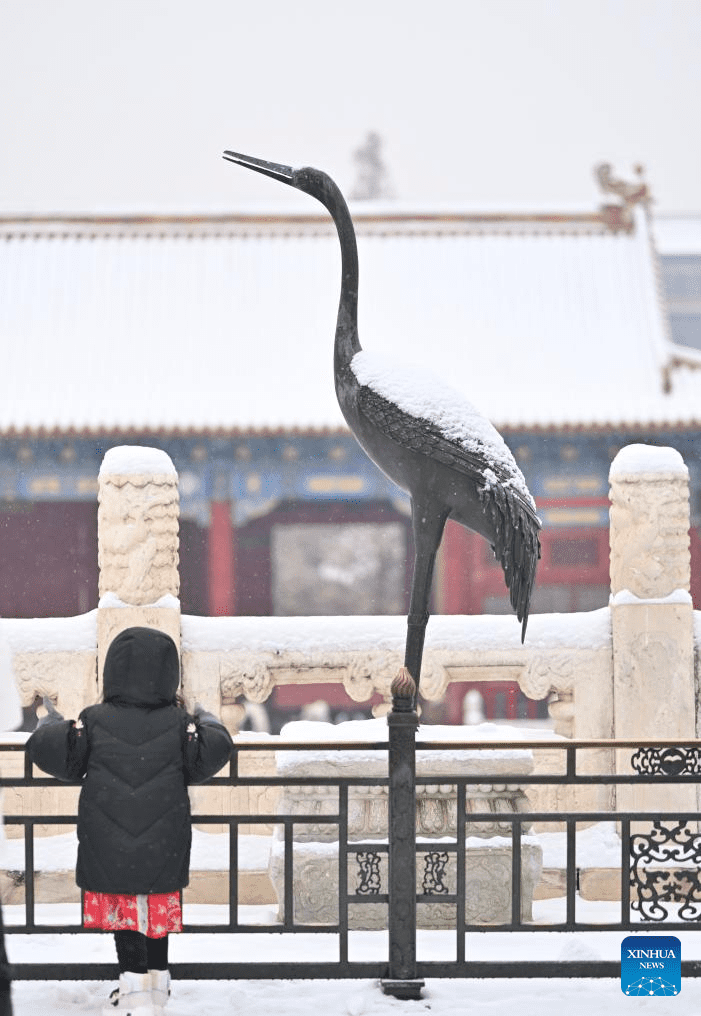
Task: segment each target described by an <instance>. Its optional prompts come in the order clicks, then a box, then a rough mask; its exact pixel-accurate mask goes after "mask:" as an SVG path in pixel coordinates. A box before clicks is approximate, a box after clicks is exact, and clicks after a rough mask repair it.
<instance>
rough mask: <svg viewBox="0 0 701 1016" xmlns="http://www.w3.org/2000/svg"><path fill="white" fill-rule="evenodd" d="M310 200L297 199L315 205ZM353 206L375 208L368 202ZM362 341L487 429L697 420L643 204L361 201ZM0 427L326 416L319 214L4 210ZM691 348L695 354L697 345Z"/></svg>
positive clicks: (335, 265) (312, 423)
mask: <svg viewBox="0 0 701 1016" xmlns="http://www.w3.org/2000/svg"><path fill="white" fill-rule="evenodd" d="M310 202H311V199H310ZM365 207H366V209H367V206H365ZM356 221H357V228H358V233H359V255H360V295H359V319H360V320H359V324H360V338H361V343H362V344H363V347H364V348H365V349H367V350H374V351H376V352H377V353H379V354H383V355H384V356H385V357H394V358H395V359H397V360H401V361H404V362H412V361H413V362H414V363H417V364H418V365H419V366H424V367H430V369H431V370H432V372H433V373H434V374H437V375H439V376H442V377H443V378H445V379H446V380H447V381H449V382H450V384H451V385H452V386H453V387H455V388H457V389H458V390H460V391H461V392H462V393H463V394H464V395H465V396H466V397H467V398H468V399H470V401H471V402H473V404H474V405H475V406H476V407H477V408H478V409H479V410H481V411H482V412H483V413H484V414H485V415H487V416H488V417H489V418H490V419H491V420H492V421H493V422H494V423H495V424H496V425H497V426H498V427H512V428H515V427H525V428H532V427H562V426H580V427H597V426H612V425H613V426H635V427H643V426H646V425H650V426H659V425H662V424H674V425H677V424H679V425H696V424H698V422H699V421H701V371H698V370H695V371H694V370H691V369H690V368H688V367H687V366H684V365H680V366H676V367H675V369H674V370H673V371H672V374H671V378H672V387H671V391H669V392H665V391H664V389H663V380H664V368H665V367H666V366H668V365H669V363H670V361H671V360H673V359H674V355H675V350H676V351H679V350H681V352H682V353H683V354H684V355H686V353H685V350H684V349H683V347H675V346H673V345H672V344H671V342H670V340H669V338H668V333H667V324H666V318H665V313H664V308H663V304H662V300H661V296H660V290H659V285H658V279H657V275H656V269H655V259H654V253H653V249H652V245H651V240H650V237H649V234H648V229H647V223H646V220H645V218H644V216H643V214H642V213H639V214H638V215H637V217H636V220H635V228H634V229H632V230H629V231H627V230H625V229H612V228H609V227H608V226H607V225H606V223H605V221H604V219H603V217H602V216H601V215H598V214H595V213H592V214H583V213H577V214H573V215H571V216H567V215H554V214H545V213H544V214H542V215H533V214H528V215H527V214H523V215H494V214H491V215H490V214H486V213H485V214H479V215H477V214H476V215H472V216H468V215H463V214H454V215H451V214H449V213H447V212H439V213H435V214H430V213H420V212H419V211H412V212H411V214H401V213H400V212H393V213H390V212H388V211H387V210H386V209H384V210H383V211H382V213H381V214H380V213H379V212H378V213H370V212H367V211H366V210H363V212H362V214H359V215H358V217H357V220H356ZM0 238H1V239H2V241H3V242H2V243H0V338H1V339H2V344H3V359H4V362H3V370H2V372H0V432H2V433H8V432H13V431H30V432H31V431H52V430H59V431H65V430H71V429H72V430H78V431H83V430H88V431H90V430H106V429H110V430H117V431H127V430H133V429H135V430H148V429H156V430H162V429H167V430H178V431H198V430H203V431H207V430H214V431H222V430H224V431H227V430H237V429H244V430H247V429H275V428H284V429H308V428H335V427H338V426H342V425H343V419H342V417H341V414H340V410H339V409H338V406H337V403H336V398H335V394H334V385H333V357H332V346H333V336H334V330H335V320H336V310H337V304H338V294H339V275H340V256H339V247H338V240H337V238H336V235H335V233H334V231H333V228H332V226H331V224H330V220H329V219H328V217H327V216H325V213H324V212H323V210H321V211H320V212H318V211H317V209H316V208H315V207H314V203H313V202H311V206H310V212H309V214H308V215H304V214H300V215H285V216H280V215H265V214H262V213H256V214H251V215H246V214H241V215H221V216H217V215H211V216H192V217H157V218H149V217H148V216H142V217H114V218H111V219H110V218H105V217H102V218H91V217H89V216H86V217H82V218H80V217H73V218H71V219H66V218H63V219H58V218H53V219H22V218H15V219H10V218H6V219H4V220H0ZM691 355H692V357H693V351H691Z"/></svg>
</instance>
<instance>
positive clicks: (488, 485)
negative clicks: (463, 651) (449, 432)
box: [358, 385, 540, 637]
mask: <svg viewBox="0 0 701 1016" xmlns="http://www.w3.org/2000/svg"><path fill="white" fill-rule="evenodd" d="M358 409H359V410H360V412H361V413H363V414H364V415H365V416H366V417H367V419H369V420H370V422H371V423H373V424H374V426H375V427H377V428H378V430H380V431H382V433H383V434H385V435H386V436H387V437H389V438H391V439H392V440H393V441H396V442H397V444H399V445H402V446H403V447H405V448H409V449H411V450H412V451H415V452H418V453H420V454H422V455H426V456H427V457H428V458H431V459H434V460H436V461H438V462H441V463H443V464H444V465H445V466H448V467H449V468H451V469H454V470H456V471H457V472H459V473H462V474H463V475H465V476H468V477H469V478H470V479H471V480H473V481H474V482H475V483H476V484H477V488H478V490H479V495H480V500H481V504H482V508H483V510H484V513H485V515H486V517H487V518H488V520H489V522H490V529H491V532H492V544H491V545H492V549H493V550H494V554H495V556H496V558H497V560H498V561H499V563H500V564H501V566H502V569H503V571H504V579H505V582H506V586H507V588H508V590H509V599H510V601H511V606H512V608H513V610H514V611H515V613H516V616H517V617H518V619H519V621H521V622H522V637H523V635H524V634H525V630H526V623H527V621H528V609H529V604H530V598H531V592H532V589H533V584H534V582H535V571H536V565H537V562H538V559H539V557H540V540H539V539H538V532H539V530H540V520H539V518H538V516H537V514H536V511H535V505H534V502H533V499H532V498H531V496H530V494H529V492H528V489H527V488H526V486H525V481H524V480H523V477H522V475H521V472H520V470H519V468H518V466H517V465H516V462H515V461H514V460H512V459H510V457H505V456H503V455H502V456H494V455H493V454H490V452H491V450H490V449H489V448H488V447H486V446H483V445H480V443H479V441H475V446H474V448H467V447H465V445H464V444H463V443H462V442H461V441H458V440H452V439H451V438H449V437H447V436H446V435H445V434H444V433H443V432H442V431H441V430H440V428H439V427H437V426H436V424H435V423H432V422H431V421H430V420H426V419H424V418H421V419H419V418H417V417H415V416H412V415H411V414H410V413H407V412H406V411H405V410H403V409H400V408H399V406H397V405H396V404H395V403H394V402H391V401H390V400H389V399H386V398H384V396H382V395H380V394H379V393H378V392H376V391H375V390H374V389H373V388H370V387H368V386H367V385H361V386H360V389H359V392H358Z"/></svg>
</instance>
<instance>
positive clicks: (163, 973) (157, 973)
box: [149, 970, 170, 1016]
mask: <svg viewBox="0 0 701 1016" xmlns="http://www.w3.org/2000/svg"><path fill="white" fill-rule="evenodd" d="M149 975H150V977H151V996H152V998H153V1004H154V1007H155V1010H156V1012H157V1013H158V1014H159V1016H160V1013H162V1012H163V1009H164V1007H165V1005H166V1004H167V1002H168V996H169V995H170V974H169V973H168V971H167V970H149Z"/></svg>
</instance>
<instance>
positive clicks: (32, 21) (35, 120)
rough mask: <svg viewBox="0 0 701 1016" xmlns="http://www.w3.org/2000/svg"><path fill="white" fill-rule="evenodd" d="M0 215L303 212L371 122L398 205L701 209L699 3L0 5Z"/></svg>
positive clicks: (306, 0)
mask: <svg viewBox="0 0 701 1016" xmlns="http://www.w3.org/2000/svg"><path fill="white" fill-rule="evenodd" d="M0 89H1V94H2V103H1V104H0V138H1V139H2V140H1V144H2V150H1V156H2V157H1V158H0V211H4V212H26V211H29V212H41V211H72V212H75V211H95V210H110V209H114V210H131V211H136V210H145V211H148V210H161V211H164V210H173V211H197V210H227V209H233V208H238V207H242V206H244V205H246V204H249V203H257V204H265V205H270V206H276V207H279V206H280V205H282V204H286V205H290V204H293V205H294V207H300V201H301V202H302V205H303V206H304V207H307V206H308V201H309V200H310V199H308V198H307V199H306V203H305V196H304V195H298V194H295V192H294V191H292V190H291V189H289V188H285V187H282V186H280V185H278V184H275V183H274V182H273V181H270V180H267V179H264V178H260V177H257V176H256V175H255V174H252V173H248V172H246V171H245V170H243V169H239V168H237V167H234V166H231V165H230V164H227V163H225V162H223V161H222V160H221V158H220V153H221V151H222V149H224V148H233V149H235V150H237V151H241V152H245V153H247V154H252V155H259V156H262V157H264V158H270V159H273V160H276V161H280V162H287V163H290V164H293V165H302V164H310V165H316V166H319V167H320V168H322V169H325V170H326V171H327V172H329V173H330V174H331V175H332V176H333V177H334V178H335V179H336V180H337V181H338V183H339V184H340V185H341V187H342V188H345V189H346V190H348V189H350V188H351V186H352V183H353V180H354V176H355V171H354V167H353V162H352V152H353V151H354V149H355V148H357V147H358V145H359V144H360V143H361V142H362V140H363V138H364V136H365V134H366V133H367V131H368V130H370V129H374V130H376V131H378V132H379V133H380V134H381V135H382V137H383V139H384V154H385V160H386V162H387V165H388V169H389V171H390V175H391V178H392V183H393V187H394V191H395V193H396V196H397V198H398V199H399V201H400V202H404V203H409V204H412V205H415V204H429V205H436V204H440V205H445V204H448V205H452V206H455V207H460V208H464V209H470V208H475V209H478V208H483V207H496V208H505V209H508V208H534V207H543V208H552V207H553V206H555V207H560V208H563V209H568V208H582V207H584V208H590V207H593V206H595V205H596V204H598V203H599V201H600V200H601V199H600V196H599V192H598V190H597V187H596V185H595V183H594V180H593V177H592V166H593V165H594V163H596V162H598V161H601V160H606V161H610V162H612V163H613V165H614V167H615V170H616V172H617V173H618V174H619V175H622V176H625V177H628V178H630V177H631V176H632V173H631V166H632V165H633V164H634V163H635V162H642V163H644V164H645V166H646V168H647V175H648V179H649V182H650V184H651V187H652V190H653V194H654V196H655V198H656V208H657V209H658V210H667V211H675V210H676V211H697V210H699V209H701V130H700V129H699V125H700V124H701V0H556V2H552V0H430V2H427V0H352V2H345V3H341V2H338V0H299V2H297V3H296V4H295V3H294V2H293V0H248V2H245V3H244V2H242V0H0Z"/></svg>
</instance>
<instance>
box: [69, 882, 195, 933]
mask: <svg viewBox="0 0 701 1016" xmlns="http://www.w3.org/2000/svg"><path fill="white" fill-rule="evenodd" d="M83 927H84V928H94V929H96V930H97V929H101V930H102V931H140V932H141V934H142V935H147V936H148V937H149V938H163V937H164V936H165V935H170V934H172V933H173V932H178V931H182V930H183V910H182V902H181V898H180V893H179V892H175V893H150V894H149V895H148V896H125V895H122V894H116V893H91V892H86V893H84V894H83Z"/></svg>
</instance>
